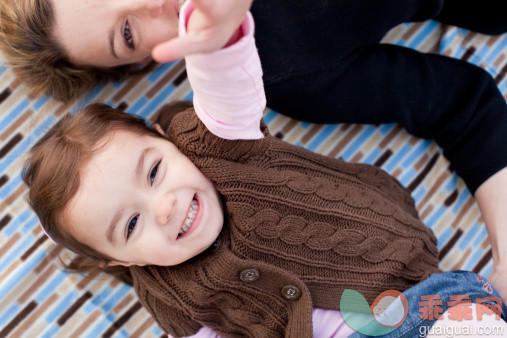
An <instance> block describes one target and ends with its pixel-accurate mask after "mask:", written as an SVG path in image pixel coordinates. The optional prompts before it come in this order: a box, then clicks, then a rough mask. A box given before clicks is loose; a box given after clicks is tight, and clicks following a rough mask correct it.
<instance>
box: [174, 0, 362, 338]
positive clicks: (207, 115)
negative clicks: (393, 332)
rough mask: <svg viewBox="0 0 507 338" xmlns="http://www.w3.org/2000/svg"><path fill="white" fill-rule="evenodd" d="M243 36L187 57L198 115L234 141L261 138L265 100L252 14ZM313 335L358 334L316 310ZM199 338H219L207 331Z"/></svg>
mask: <svg viewBox="0 0 507 338" xmlns="http://www.w3.org/2000/svg"><path fill="white" fill-rule="evenodd" d="M192 10H193V6H192V4H191V2H190V1H187V2H186V3H185V4H184V5H183V7H182V8H181V12H180V22H179V34H180V36H183V35H185V34H186V23H187V21H188V18H189V16H190V13H191V12H192ZM241 28H242V31H243V36H242V37H241V38H240V39H239V40H238V41H237V42H235V43H234V44H232V45H230V46H228V47H226V48H223V49H221V50H218V51H216V52H213V53H209V54H199V55H192V56H188V57H186V58H185V61H186V68H187V74H188V79H189V81H190V84H191V86H192V89H193V91H194V108H195V112H196V113H197V115H198V116H199V118H200V119H201V121H202V122H203V123H204V124H205V125H206V127H207V128H208V129H209V130H210V131H211V132H212V133H213V134H215V135H217V136H219V137H221V138H225V139H230V140H237V139H259V138H262V137H263V135H262V133H261V131H260V128H259V126H260V121H261V118H262V113H263V111H264V108H265V107H266V97H265V94H264V85H263V82H262V68H261V63H260V59H259V55H258V53H257V48H256V46H255V39H254V35H253V33H254V21H253V18H252V15H251V14H250V13H247V16H246V17H245V20H244V21H243V23H242V25H241ZM312 319H313V334H314V336H315V337H317V338H320V337H322V338H324V337H325V338H327V337H347V336H348V335H350V334H352V333H354V332H355V331H354V330H352V329H351V328H350V327H349V326H348V325H347V324H346V323H345V322H344V320H343V318H342V316H341V314H340V311H334V310H324V309H317V308H314V309H313V312H312ZM192 337H195V338H205V337H208V338H211V337H219V336H218V335H217V334H216V333H214V332H213V331H212V330H211V329H209V328H207V327H203V328H201V329H200V330H199V331H198V332H197V333H196V334H195V335H193V336H192Z"/></svg>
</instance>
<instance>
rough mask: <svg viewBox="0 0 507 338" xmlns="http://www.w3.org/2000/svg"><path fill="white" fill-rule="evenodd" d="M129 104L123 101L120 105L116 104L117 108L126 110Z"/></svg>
mask: <svg viewBox="0 0 507 338" xmlns="http://www.w3.org/2000/svg"><path fill="white" fill-rule="evenodd" d="M128 106H129V105H128V103H127V102H125V101H122V102H121V103H120V104H119V105H118V106H116V109H118V110H121V111H125V110H127V108H128Z"/></svg>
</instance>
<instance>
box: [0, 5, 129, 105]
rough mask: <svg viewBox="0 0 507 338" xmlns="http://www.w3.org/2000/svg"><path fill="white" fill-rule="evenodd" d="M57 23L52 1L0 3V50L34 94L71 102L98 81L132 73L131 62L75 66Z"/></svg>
mask: <svg viewBox="0 0 507 338" xmlns="http://www.w3.org/2000/svg"><path fill="white" fill-rule="evenodd" d="M54 25H55V17H54V12H53V6H52V4H51V0H2V1H1V2H0V50H1V52H2V53H3V54H4V56H5V58H6V59H7V61H8V62H9V67H10V68H11V69H12V70H13V72H14V74H15V75H16V76H17V77H18V78H19V79H21V80H22V81H23V82H25V83H26V84H28V86H29V87H31V89H32V91H33V92H34V94H36V95H42V94H45V95H51V96H53V97H54V98H55V99H57V100H59V101H62V102H69V101H73V100H75V99H77V98H78V97H79V96H81V95H83V94H84V93H86V92H87V91H88V90H90V89H91V88H93V87H95V86H97V85H98V84H102V83H106V82H111V81H117V80H120V79H122V78H124V77H126V76H127V75H128V74H129V73H130V69H131V68H132V66H130V65H125V66H118V67H114V68H104V67H87V66H76V65H73V64H72V63H71V62H70V59H69V57H68V55H67V53H66V51H65V50H64V48H63V47H62V46H61V45H60V44H59V43H58V42H57V41H56V40H55V38H54V36H53V28H54Z"/></svg>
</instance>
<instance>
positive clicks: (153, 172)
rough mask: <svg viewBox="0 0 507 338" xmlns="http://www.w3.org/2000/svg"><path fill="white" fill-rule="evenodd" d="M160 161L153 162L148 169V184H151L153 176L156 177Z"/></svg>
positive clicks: (153, 179)
mask: <svg viewBox="0 0 507 338" xmlns="http://www.w3.org/2000/svg"><path fill="white" fill-rule="evenodd" d="M160 162H161V161H158V162H157V164H155V165H154V166H153V168H152V169H151V171H150V177H149V178H150V185H153V181H155V177H157V171H158V166H159V165H160Z"/></svg>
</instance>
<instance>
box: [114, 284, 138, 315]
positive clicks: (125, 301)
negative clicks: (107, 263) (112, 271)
mask: <svg viewBox="0 0 507 338" xmlns="http://www.w3.org/2000/svg"><path fill="white" fill-rule="evenodd" d="M114 279H116V278H114ZM133 298H134V296H132V295H131V294H127V295H126V296H125V297H123V299H122V300H121V302H119V303H118V304H117V305H116V306H115V307H114V308H113V312H114V313H119V312H121V311H122V310H123V309H124V308H125V307H126V306H127V304H128V303H130V301H131V300H132V299H133Z"/></svg>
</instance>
